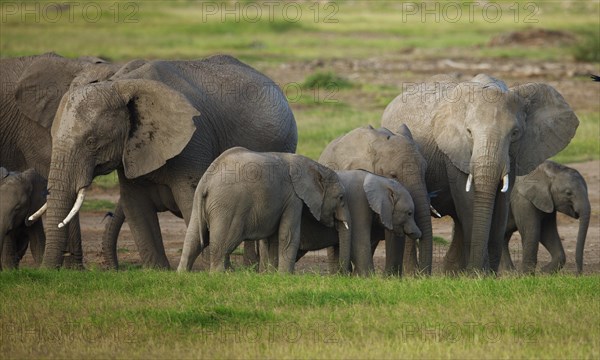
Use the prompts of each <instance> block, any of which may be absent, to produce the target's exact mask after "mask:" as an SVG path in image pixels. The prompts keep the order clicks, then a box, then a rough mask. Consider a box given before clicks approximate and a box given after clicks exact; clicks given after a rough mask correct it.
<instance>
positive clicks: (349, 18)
mask: <svg viewBox="0 0 600 360" xmlns="http://www.w3.org/2000/svg"><path fill="white" fill-rule="evenodd" d="M23 4H27V3H26V2H8V1H5V2H2V4H1V5H2V7H1V8H0V12H1V14H0V15H1V16H2V32H1V35H0V39H1V41H0V52H1V54H2V57H8V56H19V55H28V54H33V53H39V52H44V51H56V52H58V53H60V54H63V55H65V56H73V57H75V56H80V55H81V54H95V55H100V56H105V57H107V58H109V59H113V60H127V59H131V58H133V57H145V58H173V57H179V58H197V57H202V56H206V55H210V54H214V53H223V52H225V53H230V54H232V55H235V56H237V57H240V58H242V59H244V60H247V61H253V60H254V61H256V60H261V61H266V62H272V63H280V62H283V61H297V60H311V59H316V58H321V59H331V58H348V57H350V58H366V57H371V56H380V55H384V54H394V53H397V52H400V51H402V50H403V49H407V48H419V49H424V50H425V54H427V55H428V56H433V57H443V56H444V51H440V50H442V49H451V48H456V49H463V52H464V54H465V56H469V57H481V56H488V55H492V56H499V57H504V56H511V54H512V55H515V56H516V57H525V58H531V59H553V60H570V59H572V58H573V56H574V55H573V52H572V51H571V50H570V48H569V46H566V45H565V46H564V47H560V49H558V50H557V48H552V47H528V46H516V47H509V48H505V49H502V50H501V51H500V52H496V51H495V50H492V51H491V52H490V49H489V48H488V47H487V44H488V42H489V40H490V39H491V38H492V37H494V36H497V35H499V34H502V33H505V32H508V31H517V30H522V29H526V28H531V27H541V28H548V29H556V30H564V31H569V32H572V33H575V34H585V33H586V32H589V31H590V29H597V25H598V9H599V3H598V2H597V1H593V2H583V1H580V2H574V3H573V4H570V5H569V6H564V5H561V3H560V2H557V1H553V2H530V1H518V2H517V1H513V0H510V1H496V2H494V4H495V5H500V6H501V7H502V14H501V16H499V17H497V18H496V17H495V14H496V12H495V9H488V12H487V13H485V8H484V5H483V4H479V3H473V4H476V5H475V6H474V7H473V8H472V9H469V7H468V5H464V6H463V7H462V9H461V15H460V17H458V18H455V16H454V14H456V9H455V8H453V6H454V5H456V4H457V3H452V2H450V3H446V2H438V3H434V2H431V3H428V4H426V5H423V6H425V8H422V9H417V8H414V7H411V6H414V5H419V4H423V3H420V2H415V3H410V2H391V1H390V2H383V1H378V2H371V1H352V2H330V3H323V2H317V3H315V2H297V3H294V4H293V5H292V6H291V7H290V6H289V5H288V7H285V3H283V2H276V3H275V5H274V7H273V8H272V9H271V10H269V8H267V7H266V6H265V5H263V6H262V8H261V7H260V4H262V3H261V2H256V3H253V2H250V3H249V2H241V3H238V5H235V4H234V3H227V4H225V3H221V2H193V1H177V2H171V1H140V2H137V3H133V2H127V3H118V4H117V3H114V2H93V1H80V2H77V3H73V4H75V5H73V6H72V7H71V8H66V9H64V10H62V11H61V12H58V13H57V12H56V11H55V10H56V4H57V2H55V1H50V0H48V1H36V2H35V4H38V8H37V9H39V12H38V14H37V15H36V14H35V11H32V9H35V8H34V6H35V5H34V4H33V3H29V5H23ZM90 4H91V5H90ZM256 4H259V8H260V16H256V14H258V12H257V11H256V6H257V5H256ZM298 4H299V6H300V7H299V9H298V8H297V6H296V5H298ZM315 4H316V5H315ZM436 4H437V5H436ZM448 4H450V5H448ZM453 4H454V5H453ZM465 4H467V3H465ZM24 6H25V7H26V6H29V8H26V9H28V11H27V12H22V11H21V7H24ZM207 6H216V8H207ZM235 6H238V8H235ZM435 6H439V10H440V11H439V13H438V15H437V17H436V15H434V14H431V13H427V11H428V10H431V9H434V10H435V8H434V7H435ZM448 6H450V7H448ZM531 6H533V7H531ZM98 7H99V8H101V10H102V13H96V9H98ZM517 8H518V11H517ZM84 9H87V12H85V11H84ZM236 9H237V10H236ZM215 10H216V11H215ZM220 10H230V11H232V12H230V13H227V12H221V11H220ZM490 10H491V11H490ZM227 14H229V15H227ZM296 14H298V15H299V16H296ZM22 19H24V20H25V21H24V22H23V21H22ZM223 19H224V20H226V21H223ZM574 19H576V21H574ZM456 20H458V21H456ZM596 38H597V36H596ZM106 39H110V40H109V41H107V40H106ZM561 49H562V51H561ZM417 56H419V55H417ZM577 56H578V55H577V54H575V57H577Z"/></svg>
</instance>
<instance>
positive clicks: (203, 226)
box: [197, 188, 209, 249]
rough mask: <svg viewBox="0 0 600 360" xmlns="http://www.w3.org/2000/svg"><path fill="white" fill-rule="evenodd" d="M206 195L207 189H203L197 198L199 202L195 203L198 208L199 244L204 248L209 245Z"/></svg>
mask: <svg viewBox="0 0 600 360" xmlns="http://www.w3.org/2000/svg"><path fill="white" fill-rule="evenodd" d="M207 197H208V189H206V188H205V189H203V191H202V196H201V197H200V198H199V200H200V203H199V204H198V205H197V206H198V209H199V210H200V211H199V212H198V225H199V229H198V230H199V233H200V245H201V246H202V249H205V248H206V247H207V246H208V245H209V239H208V228H209V226H208V216H207V215H208V214H207V213H206V206H205V204H206V198H207Z"/></svg>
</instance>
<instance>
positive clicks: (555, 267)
mask: <svg viewBox="0 0 600 360" xmlns="http://www.w3.org/2000/svg"><path fill="white" fill-rule="evenodd" d="M560 269H562V266H561V264H560V263H559V262H558V261H551V262H549V263H548V264H546V265H544V266H542V269H541V270H542V272H543V273H545V274H553V273H556V272H558V271H560Z"/></svg>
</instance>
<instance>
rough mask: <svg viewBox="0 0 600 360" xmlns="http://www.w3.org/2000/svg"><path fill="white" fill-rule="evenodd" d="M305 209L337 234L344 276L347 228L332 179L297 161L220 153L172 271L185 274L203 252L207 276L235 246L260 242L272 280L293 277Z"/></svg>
mask: <svg viewBox="0 0 600 360" xmlns="http://www.w3.org/2000/svg"><path fill="white" fill-rule="evenodd" d="M305 208H306V210H307V211H308V212H309V213H310V216H312V217H314V218H315V219H316V220H317V221H319V222H320V223H321V224H323V225H324V226H326V227H335V228H336V229H337V232H338V236H339V246H340V253H341V255H340V265H339V266H340V270H341V271H345V270H347V269H348V266H349V260H350V227H351V226H352V224H351V223H350V215H349V212H348V207H347V205H346V202H345V199H344V188H343V186H342V184H341V183H340V180H339V179H338V177H337V175H336V174H335V172H334V171H332V170H331V169H329V168H327V167H325V166H323V165H321V164H319V163H317V162H315V161H313V160H310V159H308V158H306V157H304V156H301V155H294V154H288V153H274V152H267V153H258V152H253V151H249V150H247V149H245V148H242V147H236V148H233V149H230V150H227V151H225V152H224V153H223V154H221V155H220V156H219V157H218V158H217V159H216V160H215V161H214V162H213V164H212V165H211V168H210V169H209V170H208V171H207V172H206V173H205V174H204V176H203V177H202V179H201V180H200V183H199V184H198V188H197V189H196V193H195V195H194V207H193V210H192V217H191V221H190V225H189V226H188V229H187V232H186V236H185V241H184V244H183V252H182V254H181V261H180V263H179V267H178V271H180V272H181V271H189V270H191V268H192V265H193V262H194V261H195V259H196V258H197V257H198V255H199V254H200V253H201V251H202V250H203V249H204V248H206V247H207V246H209V245H210V246H209V247H208V248H209V249H210V262H211V265H210V269H211V271H224V270H225V268H226V260H227V258H228V256H229V255H230V254H231V253H232V252H233V250H235V248H236V247H237V246H238V245H240V244H241V243H242V241H244V240H255V241H256V240H262V241H264V242H265V243H266V244H268V248H267V249H266V251H265V252H264V254H266V253H271V254H273V252H275V251H277V254H276V255H274V254H273V255H272V256H262V257H261V258H262V259H263V260H265V259H270V258H277V259H278V270H279V272H288V273H292V272H293V271H294V265H295V263H296V258H297V252H298V248H299V246H300V228H301V219H302V214H303V209H305ZM264 265H265V267H267V268H268V267H269V266H270V264H268V263H265V264H264Z"/></svg>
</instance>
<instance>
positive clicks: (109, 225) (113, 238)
mask: <svg viewBox="0 0 600 360" xmlns="http://www.w3.org/2000/svg"><path fill="white" fill-rule="evenodd" d="M124 222H125V213H124V212H123V207H122V206H121V203H120V202H119V204H117V207H116V208H115V212H114V214H113V215H112V217H111V218H110V219H109V220H108V221H107V222H106V225H105V227H104V234H103V235H102V256H103V258H104V263H105V264H106V266H107V267H108V268H109V269H112V270H117V269H118V268H119V260H118V258H117V240H118V238H119V232H120V231H121V227H122V226H123V223H124Z"/></svg>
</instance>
